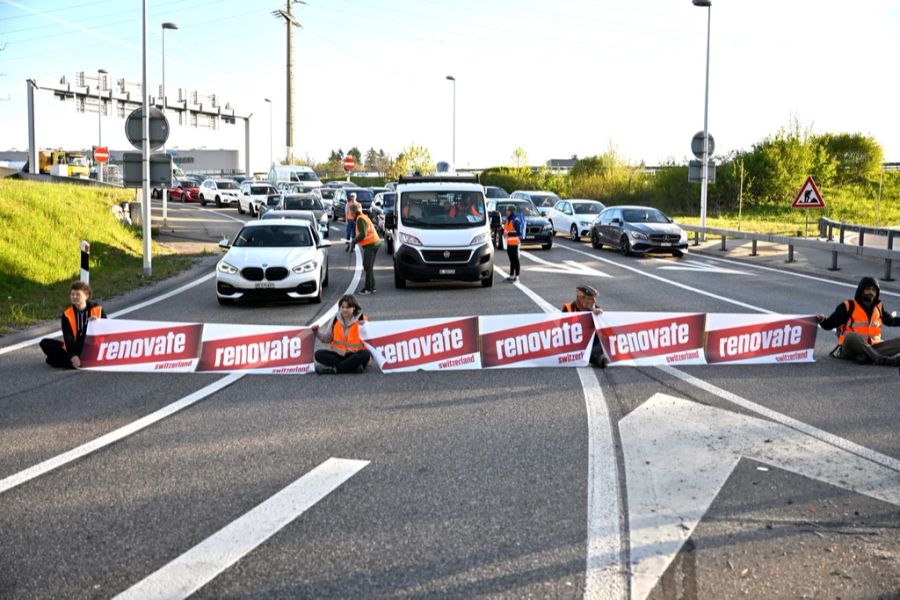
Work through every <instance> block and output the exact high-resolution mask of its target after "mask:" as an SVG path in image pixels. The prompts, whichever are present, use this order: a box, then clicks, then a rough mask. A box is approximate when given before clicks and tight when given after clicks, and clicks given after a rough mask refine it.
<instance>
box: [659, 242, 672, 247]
mask: <svg viewBox="0 0 900 600" xmlns="http://www.w3.org/2000/svg"><path fill="white" fill-rule="evenodd" d="M659 245H660V246H671V245H672V242H660V243H659Z"/></svg>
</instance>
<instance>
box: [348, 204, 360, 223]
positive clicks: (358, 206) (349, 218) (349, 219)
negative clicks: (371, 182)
mask: <svg viewBox="0 0 900 600" xmlns="http://www.w3.org/2000/svg"><path fill="white" fill-rule="evenodd" d="M353 205H356V207H357V208H362V205H361V204H360V203H359V202H358V201H356V200H353V201H352V202H348V203H347V206H346V208H344V218H345V219H346V220H348V221H352V220H353V219H352V218H351V217H353V213H351V212H350V207H351V206H353Z"/></svg>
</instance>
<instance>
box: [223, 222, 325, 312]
mask: <svg viewBox="0 0 900 600" xmlns="http://www.w3.org/2000/svg"><path fill="white" fill-rule="evenodd" d="M330 245H331V243H330V242H329V241H327V240H323V239H321V238H320V237H319V234H318V232H317V231H316V228H315V227H314V226H313V224H312V223H310V222H309V221H306V220H301V219H283V220H265V221H251V222H249V223H245V224H244V227H243V228H242V229H241V230H240V232H238V234H237V237H235V238H234V242H232V243H230V244H229V243H228V240H222V242H221V243H220V244H219V247H220V248H221V249H222V250H227V253H226V254H225V256H224V257H223V258H222V260H220V261H219V263H218V265H216V296H217V297H218V300H219V304H233V303H234V302H235V301H237V300H251V299H256V300H289V299H294V300H300V299H304V298H306V299H309V300H310V301H312V302H314V303H319V302H321V301H322V288H325V287H327V286H328V250H327V248H328V246H330Z"/></svg>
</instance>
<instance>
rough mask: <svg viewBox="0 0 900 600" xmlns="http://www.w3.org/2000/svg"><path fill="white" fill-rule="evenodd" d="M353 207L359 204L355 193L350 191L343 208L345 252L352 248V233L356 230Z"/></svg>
mask: <svg viewBox="0 0 900 600" xmlns="http://www.w3.org/2000/svg"><path fill="white" fill-rule="evenodd" d="M353 207H361V205H360V204H359V202H357V201H356V194H355V193H353V192H351V193H350V197H349V198H347V206H346V208H345V209H344V219H346V221H347V252H350V251H351V250H353V234H354V233H355V232H356V217H355V216H353V215H354V212H353Z"/></svg>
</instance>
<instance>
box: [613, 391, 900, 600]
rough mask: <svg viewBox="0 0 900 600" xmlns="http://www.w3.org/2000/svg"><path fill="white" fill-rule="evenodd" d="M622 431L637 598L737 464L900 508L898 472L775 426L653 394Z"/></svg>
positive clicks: (649, 586) (623, 422)
mask: <svg viewBox="0 0 900 600" xmlns="http://www.w3.org/2000/svg"><path fill="white" fill-rule="evenodd" d="M619 431H620V433H621V437H622V447H623V451H624V458H625V473H626V480H627V482H628V486H627V487H628V492H627V493H628V510H629V515H628V520H629V528H630V538H631V578H632V587H631V590H632V595H633V597H635V598H646V597H647V596H649V594H650V592H651V591H652V590H653V588H654V587H655V586H656V584H657V582H658V581H659V579H660V577H662V575H663V573H665V570H666V569H667V568H668V566H669V564H670V563H671V562H672V560H673V559H674V558H675V556H676V555H677V554H678V552H679V550H680V549H681V547H682V545H683V544H684V542H685V541H686V540H687V539H688V538H690V536H691V534H692V533H693V531H694V529H695V528H696V526H697V523H698V522H699V521H700V519H701V518H702V517H703V515H704V514H705V513H706V511H707V509H708V508H709V506H710V504H712V502H713V500H714V499H715V498H716V496H717V495H718V493H719V491H720V490H721V488H722V486H723V485H724V484H725V482H726V481H727V480H728V478H729V476H730V475H731V472H732V471H733V470H734V468H735V467H736V466H737V464H738V462H739V461H740V460H741V458H744V457H746V458H751V459H753V460H757V461H760V462H763V463H766V464H768V465H771V466H773V467H777V468H780V469H784V470H786V471H790V472H792V473H796V474H798V475H802V476H804V477H809V478H811V479H815V480H818V481H822V482H824V483H827V484H829V485H833V486H835V487H839V488H842V489H846V490H850V491H853V492H858V493H860V494H865V495H866V496H870V497H872V498H875V499H877V500H881V501H883V502H888V503H890V504H894V505H896V506H900V472H898V471H896V470H894V469H890V468H887V467H885V466H882V465H880V464H877V463H874V462H872V461H870V460H867V459H865V458H862V457H860V456H857V455H855V454H851V453H850V452H848V451H846V450H843V449H841V448H838V447H836V446H833V445H831V444H828V443H826V442H823V441H821V440H818V439H816V438H813V437H810V436H808V435H806V434H804V433H801V432H799V431H797V430H795V429H791V428H790V427H787V426H785V425H781V424H779V423H773V422H771V421H766V420H763V419H758V418H756V417H748V416H745V415H739V414H737V413H732V412H729V411H726V410H722V409H719V408H713V407H710V406H704V405H701V404H697V403H695V402H691V401H688V400H683V399H680V398H675V397H673V396H668V395H666V394H655V395H654V396H652V397H651V398H650V399H649V400H648V401H647V402H645V403H644V404H642V405H641V406H640V407H638V408H637V409H636V410H634V411H632V412H631V413H630V414H628V416H626V417H625V418H624V419H622V420H621V421H619ZM648 432H650V433H649V434H648Z"/></svg>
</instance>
